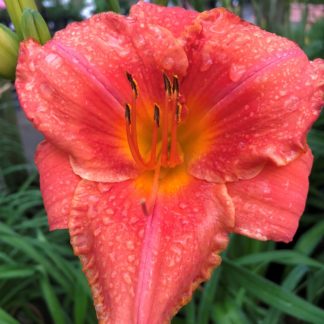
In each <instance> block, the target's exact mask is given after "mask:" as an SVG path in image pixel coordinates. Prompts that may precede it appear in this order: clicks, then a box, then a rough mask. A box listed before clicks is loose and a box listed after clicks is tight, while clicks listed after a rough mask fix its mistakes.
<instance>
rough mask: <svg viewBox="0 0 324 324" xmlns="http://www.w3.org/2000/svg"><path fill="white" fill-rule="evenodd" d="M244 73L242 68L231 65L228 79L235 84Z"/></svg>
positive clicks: (237, 65)
mask: <svg viewBox="0 0 324 324" xmlns="http://www.w3.org/2000/svg"><path fill="white" fill-rule="evenodd" d="M245 71H246V69H245V67H244V66H242V65H239V64H232V65H231V67H230V70H229V77H230V79H231V80H232V81H233V82H237V81H239V80H240V79H241V78H242V76H243V74H244V73H245Z"/></svg>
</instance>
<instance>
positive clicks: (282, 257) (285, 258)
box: [235, 250, 324, 269]
mask: <svg viewBox="0 0 324 324" xmlns="http://www.w3.org/2000/svg"><path fill="white" fill-rule="evenodd" d="M262 262H265V263H268V262H276V263H280V264H293V265H299V264H304V265H308V266H311V267H316V268H322V269H324V264H323V263H321V262H318V261H316V260H314V259H311V258H309V257H307V256H304V255H302V254H301V253H299V252H294V251H289V250H280V251H267V252H262V253H254V254H250V255H246V256H243V257H241V258H238V259H236V260H235V263H236V264H238V265H251V264H258V265H259V264H260V263H262Z"/></svg>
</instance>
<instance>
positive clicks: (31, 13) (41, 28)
mask: <svg viewBox="0 0 324 324" xmlns="http://www.w3.org/2000/svg"><path fill="white" fill-rule="evenodd" d="M21 31H22V34H23V38H24V39H28V38H33V39H34V40H35V41H37V42H38V43H40V44H42V45H44V44H45V43H46V42H47V41H48V40H50V39H51V34H50V32H49V30H48V27H47V24H46V22H45V20H44V19H43V17H42V16H41V14H40V13H39V12H38V11H36V10H32V9H25V10H24V12H23V15H22V17H21Z"/></svg>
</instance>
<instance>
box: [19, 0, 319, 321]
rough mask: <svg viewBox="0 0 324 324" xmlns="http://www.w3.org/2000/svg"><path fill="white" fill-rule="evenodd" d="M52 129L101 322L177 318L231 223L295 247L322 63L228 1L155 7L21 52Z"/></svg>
mask: <svg viewBox="0 0 324 324" xmlns="http://www.w3.org/2000/svg"><path fill="white" fill-rule="evenodd" d="M16 86H17V90H18V94H19V99H20V102H21V105H22V107H23V109H24V110H25V112H26V114H27V116H28V118H29V119H30V120H31V121H32V122H33V124H34V125H35V127H36V128H37V129H38V130H39V131H40V132H42V133H43V134H44V136H45V138H46V140H45V142H43V143H42V144H40V146H39V147H38V150H37V154H36V164H37V166H38V169H39V172H40V181H41V190H42V194H43V198H44V203H45V207H46V210H47V214H48V220H49V224H50V228H51V230H54V229H62V228H68V229H69V232H70V236H71V243H72V246H73V248H74V252H75V254H76V255H78V256H79V257H80V260H81V262H82V265H83V271H84V272H85V274H86V276H87V278H88V280H89V284H90V286H91V289H92V293H93V297H94V303H95V306H96V311H97V316H98V319H99V321H100V323H118V324H123V323H137V324H148V323H150V324H155V323H164V322H166V321H168V320H169V319H170V318H171V317H172V316H173V315H174V314H175V313H176V312H177V310H178V309H179V308H180V307H181V306H182V305H184V304H185V303H186V302H188V300H189V299H190V296H191V294H192V291H193V290H194V289H195V288H196V287H197V286H198V285H199V283H200V282H201V281H203V280H206V279H207V278H208V277H209V276H210V273H211V271H212V269H213V268H214V267H215V266H218V265H219V264H220V261H221V259H220V256H219V252H221V251H222V250H224V249H225V248H226V245H227V243H228V233H230V232H235V233H240V234H244V235H247V236H249V237H252V238H257V239H261V240H269V239H271V240H276V241H284V242H288V241H290V240H291V239H292V237H293V235H294V233H295V231H296V229H297V226H298V220H299V218H300V216H301V214H302V212H303V209H304V205H305V199H306V195H307V190H308V175H309V172H310V169H311V165H312V154H311V152H310V149H309V148H308V146H307V143H306V134H307V131H308V130H309V128H310V126H311V125H312V123H313V122H314V121H315V120H316V118H317V117H318V115H319V112H320V106H321V104H322V103H323V101H322V100H323V61H321V60H315V61H314V62H309V61H308V59H307V57H306V56H305V54H304V53H303V52H302V51H301V50H300V49H299V48H298V46H297V45H296V44H294V43H293V42H291V41H289V40H287V39H285V38H282V37H278V36H276V35H274V34H270V33H268V32H265V31H262V30H261V29H259V28H258V27H256V26H254V25H251V24H249V23H247V22H244V21H242V20H240V18H239V17H236V16H235V15H233V14H232V13H230V12H228V11H226V10H225V9H215V10H211V11H207V12H204V13H201V14H198V13H197V12H194V11H186V10H183V9H180V8H163V7H159V6H155V5H151V4H147V3H144V2H139V3H138V4H137V5H135V6H133V7H132V9H131V13H130V16H129V17H123V16H120V15H117V14H113V13H105V14H99V15H96V16H94V17H92V18H90V19H89V20H86V21H84V22H81V23H72V24H70V25H69V26H68V27H67V28H65V29H64V30H62V31H60V32H58V33H56V35H55V37H54V38H53V39H52V40H51V41H49V42H48V43H47V44H46V45H44V46H40V45H39V44H37V43H35V42H34V41H32V40H30V41H26V42H24V43H23V44H22V46H21V49H20V57H19V64H18V68H17V81H16Z"/></svg>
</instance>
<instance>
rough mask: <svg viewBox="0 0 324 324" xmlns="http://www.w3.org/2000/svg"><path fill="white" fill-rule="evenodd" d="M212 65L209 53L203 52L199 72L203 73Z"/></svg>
mask: <svg viewBox="0 0 324 324" xmlns="http://www.w3.org/2000/svg"><path fill="white" fill-rule="evenodd" d="M212 64H213V60H212V58H211V56H210V53H209V52H203V53H202V62H201V66H200V71H201V72H205V71H207V70H209V68H210V67H211V66H212Z"/></svg>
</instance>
